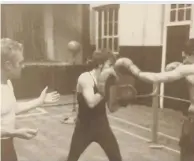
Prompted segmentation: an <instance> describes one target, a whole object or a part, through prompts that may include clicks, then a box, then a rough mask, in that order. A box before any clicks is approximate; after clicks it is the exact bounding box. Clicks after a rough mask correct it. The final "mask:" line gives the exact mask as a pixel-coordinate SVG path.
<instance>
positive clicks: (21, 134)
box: [13, 128, 38, 140]
mask: <svg viewBox="0 0 194 161" xmlns="http://www.w3.org/2000/svg"><path fill="white" fill-rule="evenodd" d="M37 133H38V129H30V128H21V129H17V130H16V131H15V132H14V134H13V136H14V137H17V138H20V139H26V140H30V139H32V138H33V137H35V136H36V135H37Z"/></svg>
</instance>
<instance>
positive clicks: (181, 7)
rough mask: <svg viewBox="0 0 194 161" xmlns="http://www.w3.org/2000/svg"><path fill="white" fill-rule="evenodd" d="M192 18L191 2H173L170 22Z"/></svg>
mask: <svg viewBox="0 0 194 161" xmlns="http://www.w3.org/2000/svg"><path fill="white" fill-rule="evenodd" d="M188 20H191V4H171V6H170V22H180V21H188Z"/></svg>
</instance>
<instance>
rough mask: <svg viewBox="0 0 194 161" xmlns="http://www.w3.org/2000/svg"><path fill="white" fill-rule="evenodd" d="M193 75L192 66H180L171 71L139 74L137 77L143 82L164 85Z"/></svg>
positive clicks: (193, 66) (193, 68)
mask: <svg viewBox="0 0 194 161" xmlns="http://www.w3.org/2000/svg"><path fill="white" fill-rule="evenodd" d="M192 74H194V65H182V66H179V67H177V68H176V69H175V70H173V71H168V72H161V73H151V72H141V71H140V72H139V73H137V76H138V77H139V78H140V79H141V80H144V81H148V82H153V83H166V82H172V81H176V80H179V79H181V78H184V77H186V76H188V75H192Z"/></svg>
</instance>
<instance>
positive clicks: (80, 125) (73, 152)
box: [67, 117, 122, 161]
mask: <svg viewBox="0 0 194 161" xmlns="http://www.w3.org/2000/svg"><path fill="white" fill-rule="evenodd" d="M92 142H96V143H98V144H99V145H100V146H101V147H102V149H103V150H104V151H105V153H106V155H107V157H108V159H109V161H121V160H122V159H121V154H120V150H119V146H118V143H117V140H116V138H115V136H114V134H113V132H112V130H111V128H110V126H109V123H108V119H107V117H102V118H99V119H97V120H90V121H89V120H88V121H86V123H84V122H81V121H80V120H79V119H78V120H77V122H76V126H75V129H74V133H73V136H72V140H71V146H70V152H69V155H68V158H67V161H77V160H78V159H79V157H80V155H81V154H82V153H83V152H84V150H85V149H86V148H87V147H88V145H90V144H91V143H92Z"/></svg>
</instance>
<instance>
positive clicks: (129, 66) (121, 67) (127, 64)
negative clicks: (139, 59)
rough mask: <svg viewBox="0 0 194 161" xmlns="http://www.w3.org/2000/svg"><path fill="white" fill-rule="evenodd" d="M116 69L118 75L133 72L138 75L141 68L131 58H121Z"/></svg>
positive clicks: (115, 66) (116, 64)
mask: <svg viewBox="0 0 194 161" xmlns="http://www.w3.org/2000/svg"><path fill="white" fill-rule="evenodd" d="M114 69H115V71H116V73H117V75H128V74H129V75H130V74H131V73H132V74H133V75H135V76H138V74H139V72H140V69H139V68H138V67H137V66H136V65H135V64H134V63H133V62H132V60H130V59H129V58H120V59H118V60H117V61H116V63H115V65H114Z"/></svg>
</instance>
